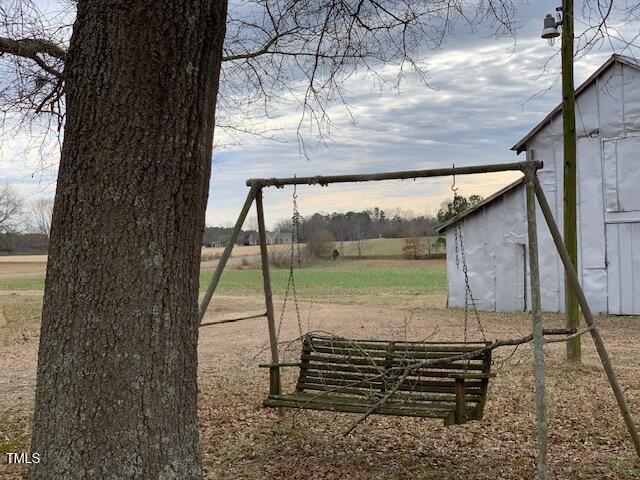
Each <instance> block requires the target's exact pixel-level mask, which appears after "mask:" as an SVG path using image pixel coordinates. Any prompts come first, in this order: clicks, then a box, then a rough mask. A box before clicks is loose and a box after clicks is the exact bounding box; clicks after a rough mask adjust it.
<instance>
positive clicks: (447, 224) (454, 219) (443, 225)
mask: <svg viewBox="0 0 640 480" xmlns="http://www.w3.org/2000/svg"><path fill="white" fill-rule="evenodd" d="M523 183H524V177H521V178H519V179H518V180H516V181H515V182H513V183H510V184H509V185H507V186H506V187H504V188H502V189H500V190H498V191H497V192H496V193H494V194H493V195H490V196H488V197H487V198H485V199H484V200H483V201H481V202H480V203H478V204H476V205H474V206H473V207H471V208H468V209H467V210H465V211H464V212H461V213H459V214H458V215H456V216H455V217H452V218H450V219H449V220H447V221H446V222H443V223H441V224H440V225H437V226H436V227H435V229H436V230H437V231H438V233H443V232H444V231H445V230H446V229H447V228H449V227H450V226H451V225H453V224H454V223H457V222H459V221H460V220H462V219H463V218H465V217H467V216H469V215H472V214H473V213H475V212H477V211H478V210H480V209H481V208H482V207H486V206H487V205H490V204H492V203H493V202H495V201H496V200H498V199H499V198H500V197H502V196H503V195H504V194H505V193H507V192H510V191H511V190H513V189H514V188H517V187H518V186H520V185H522V184H523Z"/></svg>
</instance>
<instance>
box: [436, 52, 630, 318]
mask: <svg viewBox="0 0 640 480" xmlns="http://www.w3.org/2000/svg"><path fill="white" fill-rule="evenodd" d="M576 96H577V100H576V104H577V108H576V111H577V112H579V115H577V121H576V131H577V136H578V141H577V147H578V156H577V167H578V168H577V179H578V274H579V276H580V280H581V283H582V287H583V289H584V291H585V295H586V297H587V300H588V302H589V305H590V306H591V309H592V310H593V311H594V312H603V313H609V314H640V194H639V193H638V191H639V190H638V188H639V185H640V64H638V63H637V62H636V61H634V60H632V59H630V58H627V57H623V56H620V55H613V56H612V57H611V58H610V59H609V60H608V61H607V62H605V63H604V64H603V65H602V66H601V67H600V68H599V69H598V70H597V71H596V72H595V73H594V74H593V75H592V76H591V77H590V78H589V79H588V80H587V81H586V82H585V83H583V84H582V85H581V86H580V87H578V88H577V89H576ZM561 114H562V107H561V106H558V107H557V108H556V109H554V110H553V111H552V112H551V113H550V114H549V115H547V117H546V118H545V119H544V120H543V121H542V122H540V123H539V124H538V125H537V126H536V127H535V128H534V129H533V130H532V131H531V132H530V133H529V134H528V135H526V136H525V137H524V138H523V139H522V140H520V141H519V142H518V143H517V144H516V145H515V146H514V147H513V150H515V151H516V152H517V153H521V152H524V151H526V152H527V157H528V158H529V159H533V160H542V161H543V162H544V168H543V169H542V170H540V171H539V172H538V177H539V179H540V183H541V184H542V188H543V189H544V192H545V195H546V197H547V199H548V201H549V204H550V206H551V209H552V210H553V214H554V216H555V219H556V222H557V223H558V224H559V227H560V230H562V219H563V166H564V164H563V143H562V141H563V135H562V115H561ZM537 225H538V255H539V264H540V283H541V297H542V298H541V300H542V309H543V310H544V311H547V312H561V311H564V294H565V293H564V270H563V267H562V264H561V262H560V259H559V256H558V254H557V251H556V248H555V246H554V244H553V241H552V239H551V236H550V233H549V230H548V227H547V225H546V223H545V221H544V219H543V218H542V216H541V212H540V209H539V208H538V210H537ZM438 228H439V231H440V233H442V232H445V231H446V235H447V277H448V304H449V305H450V306H458V307H459V306H464V304H465V283H464V275H463V273H462V268H461V266H460V264H456V257H458V260H460V254H459V252H458V251H457V250H456V248H455V245H456V237H457V236H458V237H459V235H460V233H462V236H463V239H464V250H465V256H466V262H467V265H468V277H469V283H470V286H471V290H472V293H473V297H474V300H475V303H476V305H477V306H478V307H479V308H480V309H481V310H490V311H516V310H526V309H529V308H530V306H531V293H530V288H529V285H528V283H529V281H528V275H527V272H528V268H529V266H528V254H527V253H526V251H527V248H528V239H527V219H526V209H525V189H524V183H523V181H522V180H519V181H517V182H514V183H512V184H511V185H509V186H507V187H506V188H504V189H502V190H500V191H499V192H496V193H495V194H494V195H492V196H490V197H489V198H487V199H486V200H484V201H483V202H482V203H480V204H478V205H476V206H475V207H473V208H471V209H469V210H467V211H466V212H463V213H461V214H459V215H457V216H456V217H454V218H452V219H451V220H449V221H447V222H445V223H444V224H442V225H440V226H439V227H438Z"/></svg>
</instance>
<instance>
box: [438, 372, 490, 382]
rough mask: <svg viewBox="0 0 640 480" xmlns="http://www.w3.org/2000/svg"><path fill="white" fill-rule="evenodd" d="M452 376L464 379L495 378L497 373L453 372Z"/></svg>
mask: <svg viewBox="0 0 640 480" xmlns="http://www.w3.org/2000/svg"><path fill="white" fill-rule="evenodd" d="M449 376H450V377H451V378H462V379H469V380H475V379H483V378H495V377H496V374H495V373H493V372H491V373H452V374H450V375H449Z"/></svg>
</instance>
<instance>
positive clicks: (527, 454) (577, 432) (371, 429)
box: [0, 261, 640, 480]
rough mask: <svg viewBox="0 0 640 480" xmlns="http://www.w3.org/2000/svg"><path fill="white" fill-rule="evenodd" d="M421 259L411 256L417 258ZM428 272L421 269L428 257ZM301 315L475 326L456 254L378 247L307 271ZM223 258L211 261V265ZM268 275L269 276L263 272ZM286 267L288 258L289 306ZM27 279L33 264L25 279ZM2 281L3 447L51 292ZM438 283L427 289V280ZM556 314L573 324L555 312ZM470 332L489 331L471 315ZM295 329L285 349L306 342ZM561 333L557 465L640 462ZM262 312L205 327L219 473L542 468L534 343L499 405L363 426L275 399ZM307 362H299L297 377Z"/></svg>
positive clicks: (630, 393)
mask: <svg viewBox="0 0 640 480" xmlns="http://www.w3.org/2000/svg"><path fill="white" fill-rule="evenodd" d="M412 266H413V267H412ZM420 271H421V272H420ZM259 273H260V272H259V271H258V270H255V269H240V270H230V271H228V272H226V273H225V276H224V277H223V279H222V282H221V284H220V288H221V290H220V295H217V296H215V297H214V299H213V303H212V306H211V309H210V311H209V312H208V314H207V317H206V319H205V321H206V320H215V319H220V318H231V317H235V316H241V315H247V314H252V313H257V312H261V311H263V310H264V304H263V299H262V296H261V291H260V289H261V283H260V278H259ZM297 273H298V275H297V277H296V279H297V280H296V285H297V286H298V288H299V291H300V296H301V302H300V310H301V318H300V322H299V323H298V320H297V316H296V314H295V309H294V308H293V306H292V305H291V304H289V306H290V308H288V309H287V311H286V312H285V319H284V321H283V323H282V331H281V341H283V342H286V341H289V340H294V339H296V338H298V337H299V335H300V331H302V332H303V333H304V332H307V331H317V330H322V331H331V332H333V333H336V334H339V335H344V336H349V337H355V338H385V339H404V338H411V339H422V338H430V340H461V339H462V338H463V335H464V320H463V318H464V314H463V312H462V311H461V310H459V309H447V308H445V303H446V296H445V293H444V292H445V288H446V285H445V283H444V267H443V262H438V261H424V262H412V261H398V262H392V261H366V262H344V264H338V265H327V266H318V267H313V268H309V269H303V270H302V271H300V272H297ZM208 275H210V271H209V272H205V273H203V279H204V278H208ZM256 275H257V276H256ZM286 279H287V271H286V270H275V271H274V287H275V288H274V290H275V293H276V295H275V305H276V309H277V316H279V313H280V311H279V310H280V306H281V304H282V300H283V298H282V294H283V291H284V287H285V286H286ZM21 281H26V279H21ZM2 285H6V284H0V312H2V315H3V316H2V318H4V323H2V318H0V371H2V372H3V375H1V376H0V405H1V407H0V454H3V453H4V452H7V451H15V450H21V449H24V448H26V447H27V446H28V441H29V426H30V419H31V413H32V412H31V409H32V405H33V393H34V387H35V371H36V356H37V342H38V322H39V311H40V308H41V295H42V294H41V292H39V291H27V290H23V291H9V290H6V289H3V287H2ZM421 292H425V294H424V295H420V293H421ZM481 318H482V323H483V326H484V330H485V332H486V336H487V338H490V339H494V338H514V337H518V336H521V335H525V334H526V333H528V331H529V329H530V317H529V316H528V315H527V314H524V313H518V314H497V313H483V314H481ZM599 320H600V322H601V325H602V330H603V336H604V338H605V341H606V342H607V345H608V347H609V349H610V354H611V356H612V358H613V361H614V364H615V368H616V370H617V373H618V375H619V379H620V382H621V384H622V385H623V386H624V388H625V391H626V395H627V398H628V400H629V402H630V404H631V408H632V411H633V412H634V413H635V415H636V417H637V418H638V417H640V356H638V355H637V345H638V344H640V328H638V322H640V319H638V318H631V317H601V318H600V319H599ZM545 321H546V326H548V327H555V326H560V325H561V323H562V319H561V318H560V316H558V315H546V316H545ZM469 336H470V337H472V338H478V337H479V331H478V328H477V327H476V326H475V325H474V324H473V323H472V324H470V325H469ZM298 347H299V345H297V343H296V342H294V343H292V344H291V346H290V347H289V348H288V349H287V352H286V354H285V355H284V358H283V359H282V360H285V361H293V360H295V359H296V357H297V355H298V351H297V348H298ZM563 349H564V347H563V345H561V344H554V345H549V346H548V347H547V367H548V376H547V386H548V390H549V395H550V402H549V407H550V416H551V422H550V432H551V435H550V439H549V442H550V448H549V464H550V467H551V470H552V472H553V473H554V475H555V478H558V479H576V480H577V479H581V480H582V479H593V480H596V479H598V480H600V479H611V480H613V479H616V480H618V479H619V480H630V479H634V478H639V477H640V463H638V462H637V460H636V459H635V457H634V452H633V449H632V447H631V445H630V443H629V442H628V439H627V433H626V429H625V427H624V423H623V422H622V419H621V418H620V415H619V413H618V410H617V407H616V404H615V401H614V398H613V395H612V393H611V391H610V388H609V386H608V383H607V381H606V377H605V375H604V372H603V370H602V368H601V366H600V364H599V362H598V360H597V356H596V353H595V349H594V348H593V345H592V343H591V341H590V340H589V339H588V338H586V337H585V364H584V365H583V366H580V367H572V366H569V365H566V364H565V363H564V362H563V361H562V356H563ZM267 351H268V337H267V328H266V322H265V321H264V319H255V320H249V321H245V322H239V323H234V324H228V325H222V326H215V327H212V326H209V327H203V328H202V329H201V331H200V341H199V357H200V360H199V379H200V406H199V409H200V430H201V443H202V453H203V459H204V465H205V472H206V478H208V479H220V478H224V479H230V480H236V479H238V480H240V479H249V480H253V479H255V480H263V479H269V480H270V479H287V480H289V479H291V480H303V479H304V480H306V479H314V480H315V479H336V480H337V479H349V480H351V479H356V480H358V479H367V480H369V479H371V480H373V479H385V480H387V479H388V480H401V479H402V480H406V479H408V478H411V479H416V480H420V479H425V480H427V479H428V480H435V479H438V480H502V479H509V480H516V479H517V480H520V479H528V478H533V475H534V471H535V407H534V396H533V376H532V358H531V348H530V347H529V346H523V347H520V348H518V349H517V350H516V351H515V352H514V351H513V349H504V350H498V351H496V352H495V360H496V362H495V364H494V367H493V369H494V371H496V372H497V374H498V376H497V378H496V379H494V380H493V381H492V383H491V386H490V389H489V397H488V403H487V406H486V409H485V418H484V419H483V420H481V421H477V422H470V423H466V424H464V425H460V426H452V427H444V426H443V425H442V423H441V422H440V421H437V420H433V419H425V420H422V419H412V418H400V417H379V416H373V417H371V418H369V419H368V420H367V421H366V422H364V423H363V425H361V426H360V427H359V428H358V429H357V430H356V431H355V432H354V433H353V434H351V435H350V436H348V437H343V436H342V432H344V430H345V429H346V428H347V426H348V425H349V424H350V423H351V422H352V421H353V420H354V419H356V418H358V417H357V415H349V414H332V413H326V412H302V411H297V412H293V411H286V412H285V415H284V416H283V417H279V416H278V414H277V412H276V411H273V410H267V409H264V408H262V407H261V401H262V400H263V398H264V396H265V395H266V392H267V390H268V375H267V373H266V372H265V371H264V369H260V368H258V367H257V364H258V363H259V362H263V361H268V355H267ZM296 373H297V372H296V370H295V369H288V370H286V371H285V377H284V382H285V390H291V389H293V386H294V383H295V376H296ZM24 473H25V470H24V469H23V468H21V467H13V466H11V467H10V466H7V465H0V478H3V479H5V478H6V479H7V480H11V479H18V478H24Z"/></svg>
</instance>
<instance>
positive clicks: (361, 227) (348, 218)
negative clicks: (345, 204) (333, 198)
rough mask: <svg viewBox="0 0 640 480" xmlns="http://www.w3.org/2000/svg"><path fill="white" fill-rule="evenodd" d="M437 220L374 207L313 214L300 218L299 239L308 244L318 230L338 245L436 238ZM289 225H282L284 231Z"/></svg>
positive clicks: (426, 216)
mask: <svg viewBox="0 0 640 480" xmlns="http://www.w3.org/2000/svg"><path fill="white" fill-rule="evenodd" d="M437 223H438V222H437V219H436V218H435V217H434V216H431V215H418V216H416V215H414V214H413V212H411V211H409V210H401V209H393V210H391V211H389V212H385V211H384V210H383V209H381V208H378V207H374V208H372V209H367V210H362V211H359V212H354V211H349V212H346V213H339V212H333V213H329V214H321V213H314V214H313V215H311V216H309V217H306V218H301V220H300V227H299V228H300V240H301V241H307V240H308V239H309V238H310V237H311V236H312V235H314V234H315V233H316V232H319V231H327V232H329V233H331V235H332V236H333V238H334V239H335V240H336V241H338V242H347V241H359V240H366V239H370V238H383V237H384V238H404V237H424V236H428V235H435V234H436V232H435V230H434V227H435V226H436V225H437ZM287 225H288V228H291V227H290V221H289V222H281V225H280V226H281V227H282V228H284V227H285V226H287Z"/></svg>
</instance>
